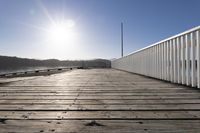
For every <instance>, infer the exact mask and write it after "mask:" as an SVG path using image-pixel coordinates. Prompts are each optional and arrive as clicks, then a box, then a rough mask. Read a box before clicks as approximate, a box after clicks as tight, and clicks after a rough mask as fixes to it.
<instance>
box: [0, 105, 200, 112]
mask: <svg viewBox="0 0 200 133" xmlns="http://www.w3.org/2000/svg"><path fill="white" fill-rule="evenodd" d="M0 110H2V111H3V110H10V111H12V110H29V111H30V110H57V111H60V110H62V111H67V110H80V111H81V110H94V111H97V110H110V111H113V110H118V111H120V110H122V111H123V110H149V111H151V110H158V111H159V110H164V111H165V110H180V111H181V110H197V111H200V104H178V105H174V104H169V105H163V104H161V105H149V104H147V105H124V104H123V105H106V104H103V105H74V104H66V105H59V104H56V105H12V106H11V105H0Z"/></svg>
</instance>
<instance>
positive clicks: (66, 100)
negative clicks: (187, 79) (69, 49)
mask: <svg viewBox="0 0 200 133" xmlns="http://www.w3.org/2000/svg"><path fill="white" fill-rule="evenodd" d="M0 81H1V82H6V83H5V84H4V83H3V84H1V85H0V132H24V133H28V132H66V133H70V132H77V133H78V132H84V133H89V132H107V133H112V132H113V133H118V132H123V133H124V132H125V133H133V132H135V133H147V132H148V133H160V132H163V133H166V132H170V133H175V132H176V133H177V132H179V133H188V132H191V133H193V132H195V133H198V132H200V90H198V89H195V88H190V87H184V86H179V85H175V84H170V83H168V82H164V81H160V80H155V79H152V78H148V77H144V76H140V75H135V74H131V73H127V72H123V71H117V70H113V69H89V70H74V71H68V72H65V73H59V74H55V75H51V76H44V77H29V78H22V79H21V80H20V78H17V79H8V81H6V79H3V80H0ZM12 81H13V82H12Z"/></svg>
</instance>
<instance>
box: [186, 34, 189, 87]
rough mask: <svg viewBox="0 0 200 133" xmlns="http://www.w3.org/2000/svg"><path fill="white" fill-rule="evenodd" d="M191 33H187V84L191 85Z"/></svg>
mask: <svg viewBox="0 0 200 133" xmlns="http://www.w3.org/2000/svg"><path fill="white" fill-rule="evenodd" d="M188 37H189V35H188V34H187V35H186V38H185V42H186V84H187V85H190V51H189V50H190V43H189V38H188Z"/></svg>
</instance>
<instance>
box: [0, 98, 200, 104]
mask: <svg viewBox="0 0 200 133" xmlns="http://www.w3.org/2000/svg"><path fill="white" fill-rule="evenodd" d="M72 103H73V104H87V105H91V104H94V105H98V104H105V105H109V104H112V105H115V104H126V105H137V104H154V105H156V104H193V103H197V104H199V103H200V99H175V100H164V99H157V100H125V99H118V100H117V99H114V100H97V99H95V100H78V99H76V100H74V99H73V100H55V99H52V100H47V99H44V100H38V99H37V100H15V99H14V100H0V104H7V105H12V104H16V105H20V104H21V105H25V104H72Z"/></svg>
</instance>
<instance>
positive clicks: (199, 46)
mask: <svg viewBox="0 0 200 133" xmlns="http://www.w3.org/2000/svg"><path fill="white" fill-rule="evenodd" d="M199 32H200V31H199V30H198V31H197V32H196V42H197V84H198V85H197V86H198V88H200V37H199V34H200V33H199Z"/></svg>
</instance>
